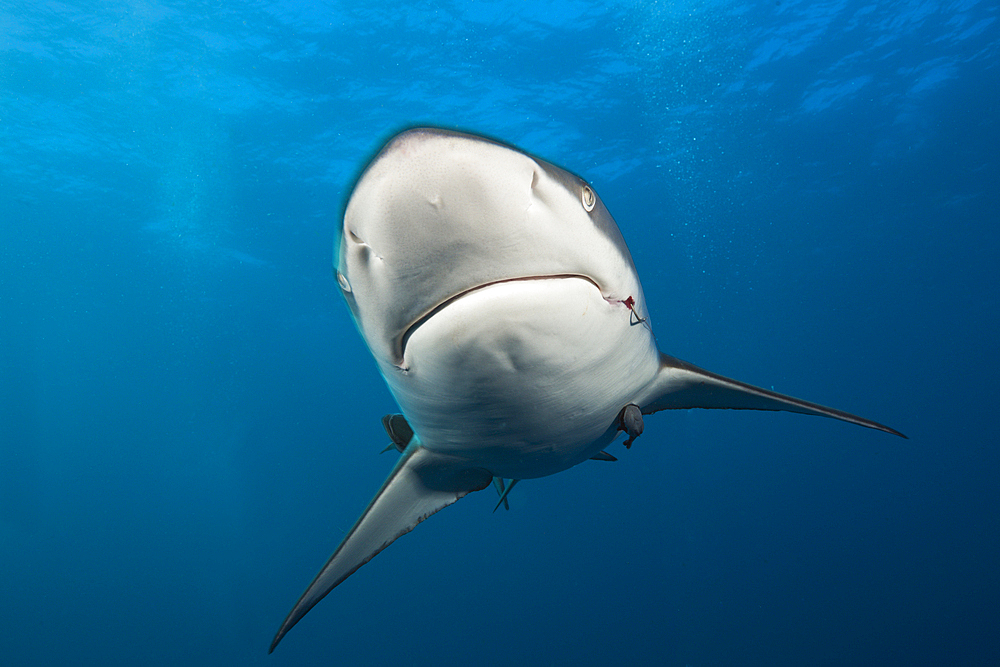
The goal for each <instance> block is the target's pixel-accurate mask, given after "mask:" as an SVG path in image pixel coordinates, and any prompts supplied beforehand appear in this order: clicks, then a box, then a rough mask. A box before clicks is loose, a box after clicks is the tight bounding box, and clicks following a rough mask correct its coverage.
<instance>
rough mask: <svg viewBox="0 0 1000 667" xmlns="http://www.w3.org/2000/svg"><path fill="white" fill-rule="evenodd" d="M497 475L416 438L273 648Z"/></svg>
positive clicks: (291, 615)
mask: <svg viewBox="0 0 1000 667" xmlns="http://www.w3.org/2000/svg"><path fill="white" fill-rule="evenodd" d="M492 479H493V476H492V475H491V474H490V473H489V472H488V471H486V470H483V469H481V468H469V467H467V466H466V465H463V464H462V463H461V461H459V460H458V459H454V458H452V457H448V456H444V455H441V454H435V453H434V452H431V451H430V450H428V449H425V448H424V447H421V446H420V445H419V444H418V441H417V440H416V439H414V440H413V441H411V442H410V443H409V445H408V446H407V447H406V449H405V450H404V451H403V454H402V456H400V457H399V461H398V462H397V463H396V467H395V468H393V469H392V472H391V473H389V477H388V478H387V479H386V480H385V482H384V483H383V484H382V488H381V489H379V491H378V493H377V494H375V497H374V498H373V499H372V501H371V503H369V504H368V508H367V509H365V511H364V513H363V514H362V515H361V518H359V519H358V521H357V523H355V524H354V527H353V528H351V530H350V532H349V533H348V534H347V536H346V537H345V538H344V541H343V542H341V543H340V546H339V547H337V550H336V551H335V552H334V553H333V556H331V557H330V560H328V561H327V563H326V565H324V566H323V569H322V570H320V571H319V574H317V575H316V578H315V579H314V580H313V582H312V583H311V584H309V588H307V589H306V591H305V593H303V594H302V597H300V598H299V601H298V602H296V603H295V606H294V607H293V608H292V611H291V612H289V614H288V617H287V618H285V621H284V623H282V624H281V628H280V629H279V630H278V633H277V634H276V635H275V637H274V641H272V642H271V648H270V650H269V651H268V652H269V653H270V652H271V651H273V650H274V647H276V646H277V645H278V642H280V641H281V638H282V637H284V636H285V633H287V632H288V631H289V630H290V629H291V628H292V626H293V625H295V624H296V623H298V622H299V620H300V619H301V618H302V617H303V616H305V615H306V612H308V611H309V610H310V609H312V608H313V606H314V605H315V604H316V603H317V602H319V601H320V600H321V599H323V597H324V596H325V595H326V594H327V593H329V592H330V591H331V590H333V589H334V588H336V587H337V586H338V585H339V584H340V583H341V582H342V581H344V580H345V579H347V578H348V577H349V576H351V575H352V574H354V572H355V571H356V570H357V569H358V568H360V567H361V566H362V565H364V564H365V563H367V562H368V561H370V560H371V559H372V558H374V557H375V555H376V554H378V553H379V552H380V551H382V550H383V549H385V548H386V547H387V546H389V545H390V544H392V543H393V542H394V541H395V540H396V538H398V537H400V536H402V535H405V534H406V533H408V532H410V531H411V530H413V528H414V526H416V525H417V524H418V523H420V522H421V521H423V520H424V519H426V518H427V517H429V516H430V515H431V514H434V513H435V512H437V511H438V510H441V509H443V508H445V507H447V506H448V505H451V504H452V503H454V502H455V501H456V500H458V499H459V498H461V497H462V496H464V495H466V494H468V493H470V492H472V491H478V490H480V489H483V488H486V487H487V486H488V485H489V484H490V481H491V480H492Z"/></svg>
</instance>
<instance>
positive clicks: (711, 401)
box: [641, 354, 906, 438]
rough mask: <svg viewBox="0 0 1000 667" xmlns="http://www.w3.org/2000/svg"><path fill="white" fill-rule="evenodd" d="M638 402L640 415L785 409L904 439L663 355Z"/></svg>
mask: <svg viewBox="0 0 1000 667" xmlns="http://www.w3.org/2000/svg"><path fill="white" fill-rule="evenodd" d="M646 393H647V396H645V397H643V399H642V403H641V405H642V412H643V413H644V414H650V413H652V412H657V411H659V410H670V409H674V410H678V409H686V408H723V409H733V410H786V411H788V412H799V413H802V414H806V415H819V416H822V417H831V418H833V419H839V420H841V421H845V422H850V423H851V424H857V425H858V426H865V427H867V428H873V429H877V430H879V431H885V432H886V433H892V434H893V435H898V436H900V437H903V438H905V437H906V436H905V435H903V434H902V433H900V432H899V431H897V430H895V429H892V428H889V427H888V426H885V425H884V424H879V423H878V422H875V421H872V420H871V419H865V418H864V417H859V416H857V415H852V414H851V413H849V412H844V411H843V410H836V409H834V408H828V407H826V406H824V405H819V404H818V403H810V402H809V401H803V400H802V399H799V398H794V397H792V396H786V395H784V394H779V393H778V392H775V391H770V390H768V389H763V388H762V387H755V386H753V385H752V384H747V383H746V382H740V381H739V380H733V379H731V378H727V377H725V376H723V375H719V374H717V373H712V372H710V371H706V370H705V369H703V368H698V367H697V366H695V365H694V364H689V363H688V362H686V361H681V360H680V359H677V358H675V357H671V356H668V355H666V354H662V355H660V371H659V373H658V374H657V376H656V378H655V379H654V380H653V382H652V383H650V386H649V388H648V389H647V392H646Z"/></svg>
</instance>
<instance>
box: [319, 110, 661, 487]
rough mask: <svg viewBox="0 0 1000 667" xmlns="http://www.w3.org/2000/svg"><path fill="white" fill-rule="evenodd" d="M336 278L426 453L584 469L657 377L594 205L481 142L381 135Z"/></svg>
mask: <svg viewBox="0 0 1000 667" xmlns="http://www.w3.org/2000/svg"><path fill="white" fill-rule="evenodd" d="M337 280H338V283H339V284H340V287H341V290H342V292H343V294H344V297H345V299H346V300H347V303H348V304H349V306H350V308H351V312H352V313H353V314H354V317H355V320H356V322H357V325H358V328H359V330H360V331H361V333H362V335H363V336H364V338H365V341H366V342H367V343H368V346H369V348H370V349H371V351H372V354H373V355H374V356H375V359H376V361H377V362H378V364H379V368H380V370H381V371H382V374H383V375H384V376H385V379H386V381H387V383H388V385H389V388H390V390H391V391H392V392H393V394H394V395H395V397H396V400H397V401H398V402H399V404H400V406H401V407H402V409H403V413H404V414H405V415H406V416H407V418H408V419H409V421H410V423H411V424H412V426H413V428H414V430H415V432H416V433H417V434H418V436H419V438H420V441H421V442H422V443H423V446H425V447H427V448H428V449H431V450H433V451H436V452H439V453H442V454H450V455H453V456H456V457H459V458H463V459H467V460H469V461H470V462H473V463H475V464H476V465H478V466H481V467H484V468H486V469H488V470H490V471H491V472H492V473H493V474H494V475H495V476H498V477H508V478H515V479H520V478H525V477H541V476H544V475H549V474H552V473H554V472H558V471H560V470H563V469H565V468H568V467H570V466H572V465H575V464H576V463H579V462H580V461H583V460H586V459H588V458H589V457H590V456H592V455H593V454H595V453H596V452H597V451H599V450H600V449H601V447H603V446H604V445H606V444H607V443H608V442H609V441H610V440H611V438H612V437H613V436H614V435H615V432H616V429H614V428H613V422H614V418H615V416H616V415H617V413H618V412H619V411H620V410H621V408H622V405H623V403H622V401H623V400H624V401H625V402H626V403H628V402H632V401H634V400H635V398H636V396H637V395H638V393H639V392H640V390H641V389H642V388H643V387H644V386H646V385H647V384H648V383H649V381H650V380H651V379H652V378H653V377H654V376H655V375H656V373H657V372H658V370H659V355H658V352H657V351H656V346H655V342H654V340H653V336H652V333H651V330H650V328H649V326H648V325H647V323H646V322H645V320H646V318H645V316H644V315H642V313H644V299H643V295H642V287H641V286H640V284H639V278H638V276H637V275H636V271H635V265H634V264H633V262H632V257H631V255H630V254H629V251H628V247H627V246H626V245H625V241H624V239H623V238H622V235H621V233H620V231H619V230H618V226H617V225H616V224H615V221H614V219H613V218H612V217H611V215H610V214H609V213H608V210H607V208H605V206H604V204H603V203H602V202H601V199H600V197H598V196H597V194H596V193H595V192H594V190H593V189H592V188H591V187H590V186H589V185H588V184H587V183H586V182H585V181H583V179H581V178H579V177H578V176H575V175H573V174H570V173H569V172H567V171H565V170H563V169H560V168H559V167H556V166H554V165H552V164H549V163H548V162H545V161H543V160H538V159H535V158H532V157H530V156H528V155H525V154H524V153H522V152H520V151H517V150H514V149H512V148H509V147H507V146H504V145H501V144H498V143H496V142H493V141H490V140H488V139H483V138H481V137H475V136H471V135H465V134H458V133H455V132H446V131H442V130H428V129H418V130H411V131H409V132H405V133H403V134H402V135H399V136H398V137H396V138H395V139H393V140H392V141H390V142H389V144H388V145H387V146H386V147H385V148H384V149H383V150H382V151H381V152H380V153H379V154H378V155H377V157H376V158H375V159H374V160H373V161H372V163H371V164H370V165H369V166H368V168H367V169H366V170H365V171H364V173H363V174H362V176H361V178H360V179H359V181H358V183H357V186H356V187H355V189H354V192H353V194H352V195H351V198H350V201H349V202H348V205H347V208H346V211H345V214H344V224H343V229H342V233H341V237H340V244H339V262H338V267H337ZM515 416H516V417H515Z"/></svg>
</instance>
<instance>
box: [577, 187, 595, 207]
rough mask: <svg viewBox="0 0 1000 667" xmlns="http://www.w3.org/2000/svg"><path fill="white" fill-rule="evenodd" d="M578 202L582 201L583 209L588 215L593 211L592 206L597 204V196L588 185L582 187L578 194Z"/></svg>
mask: <svg viewBox="0 0 1000 667" xmlns="http://www.w3.org/2000/svg"><path fill="white" fill-rule="evenodd" d="M580 200H581V201H583V208H584V210H586V211H587V213H590V212H591V211H593V210H594V204H596V203H597V195H595V194H594V191H593V190H592V189H591V187H590V186H589V185H584V186H583V191H582V192H581V193H580Z"/></svg>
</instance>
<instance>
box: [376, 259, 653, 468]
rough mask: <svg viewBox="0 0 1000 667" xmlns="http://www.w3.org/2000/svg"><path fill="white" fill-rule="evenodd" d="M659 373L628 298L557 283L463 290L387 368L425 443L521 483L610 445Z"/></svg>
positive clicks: (585, 284) (572, 281)
mask: <svg viewBox="0 0 1000 667" xmlns="http://www.w3.org/2000/svg"><path fill="white" fill-rule="evenodd" d="M658 368H659V356H658V352H657V350H656V346H655V343H654V341H653V336H652V334H651V333H650V331H649V329H648V328H647V327H646V326H644V325H643V324H641V323H639V322H638V320H637V318H636V317H635V316H634V315H633V313H632V312H631V311H630V310H629V309H628V307H627V306H626V305H625V304H624V303H622V302H620V301H608V300H606V299H605V298H604V297H603V296H602V294H601V292H600V291H599V290H598V288H597V287H596V286H595V285H594V284H593V283H592V282H590V281H588V280H585V279H583V278H565V277H563V278H548V279H532V280H518V281H513V282H505V283H498V284H493V285H490V286H488V287H484V288H482V289H479V290H476V291H473V292H470V293H469V294H466V295H465V296H463V297H461V298H459V299H457V300H455V301H454V302H452V303H450V304H449V305H448V306H446V307H445V308H443V309H441V310H440V311H438V312H437V313H435V314H434V315H433V316H432V317H430V318H428V319H427V320H426V321H425V322H423V324H421V325H420V327H419V328H417V329H416V330H415V331H414V332H413V334H412V335H411V336H410V337H409V339H408V340H407V342H406V348H405V354H404V364H403V368H399V367H396V366H394V365H389V364H385V363H384V362H383V365H382V372H383V374H384V375H385V377H386V380H387V382H388V384H389V387H390V389H391V390H392V392H393V394H394V395H395V396H396V399H397V401H398V402H399V404H400V407H401V408H402V410H403V413H404V414H405V415H406V417H407V419H409V421H410V423H411V425H412V426H413V429H414V431H415V432H416V434H417V436H418V437H419V439H420V442H421V443H422V445H423V446H425V447H427V448H428V449H430V450H432V451H436V452H440V453H444V454H449V455H453V456H459V457H461V458H464V459H466V460H468V461H469V462H470V464H471V465H474V466H477V467H482V468H486V469H487V470H489V471H490V472H491V473H492V474H493V475H496V476H498V477H507V478H514V479H526V478H532V477H542V476H545V475H551V474H553V473H556V472H559V471H561V470H565V469H566V468H569V467H571V466H574V465H576V464H577V463H580V462H582V461H585V460H587V459H588V458H590V457H591V456H593V455H594V454H596V453H597V452H598V451H599V450H600V449H601V448H602V447H604V446H606V445H607V444H608V443H609V442H610V441H611V440H612V439H613V438H614V436H615V433H616V427H615V424H616V417H617V415H618V413H619V411H620V410H621V409H622V408H623V407H624V406H625V405H627V404H628V403H630V402H633V401H634V400H635V398H636V397H637V396H639V395H640V393H641V392H642V390H643V389H644V388H645V387H646V386H647V385H648V384H649V383H650V382H651V381H652V380H653V379H654V377H655V376H656V373H657V370H658ZM403 369H405V370H403Z"/></svg>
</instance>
